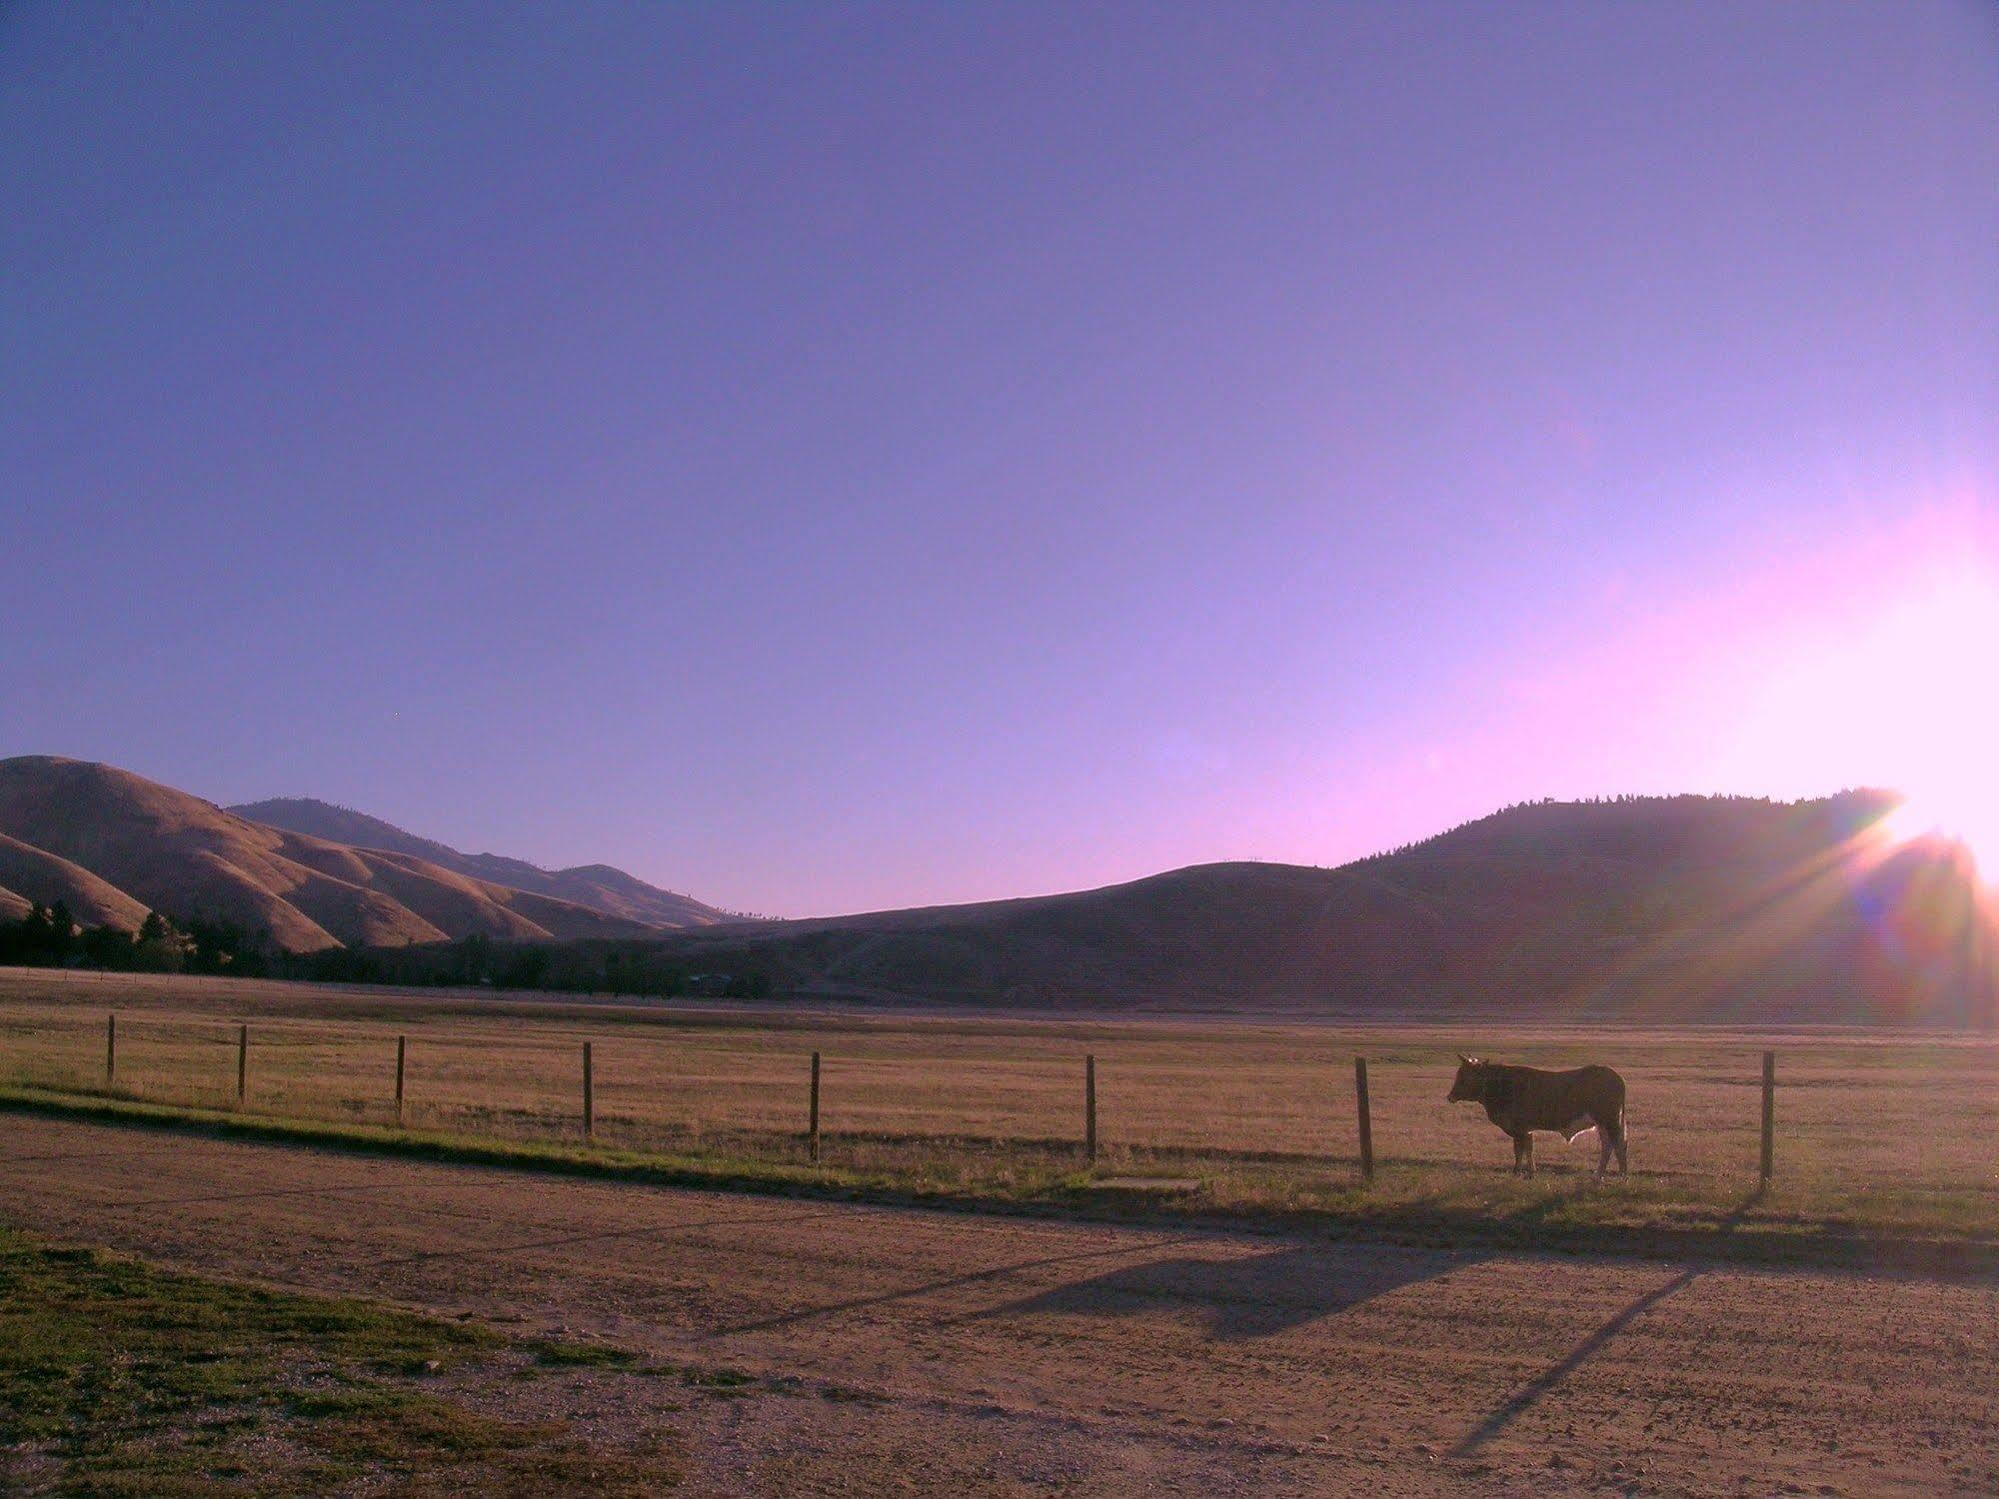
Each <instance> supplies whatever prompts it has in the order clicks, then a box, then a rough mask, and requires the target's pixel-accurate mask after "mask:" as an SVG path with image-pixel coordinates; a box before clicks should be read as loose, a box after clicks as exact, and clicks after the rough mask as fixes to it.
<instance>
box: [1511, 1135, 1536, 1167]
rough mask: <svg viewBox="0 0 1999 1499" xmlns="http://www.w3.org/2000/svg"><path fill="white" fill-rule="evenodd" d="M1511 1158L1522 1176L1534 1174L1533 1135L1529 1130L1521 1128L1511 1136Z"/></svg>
mask: <svg viewBox="0 0 1999 1499" xmlns="http://www.w3.org/2000/svg"><path fill="white" fill-rule="evenodd" d="M1513 1159H1514V1164H1515V1165H1516V1166H1517V1167H1518V1169H1519V1170H1520V1173H1521V1174H1522V1175H1523V1176H1532V1175H1533V1174H1534V1136H1533V1134H1532V1133H1531V1132H1530V1131H1528V1130H1524V1129H1523V1130H1522V1131H1520V1133H1519V1134H1517V1135H1515V1136H1514V1137H1513Z"/></svg>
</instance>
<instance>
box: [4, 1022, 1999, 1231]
mask: <svg viewBox="0 0 1999 1499" xmlns="http://www.w3.org/2000/svg"><path fill="white" fill-rule="evenodd" d="M1491 1029H1492V1028H1491V1027H1488V1030H1489V1031H1490V1030H1491ZM1497 1039H1498V1040H1499V1041H1501V1042H1502V1043H1503V1046H1495V1047H1493V1048H1492V1049H1493V1050H1494V1051H1495V1052H1497V1053H1498V1054H1499V1055H1501V1056H1502V1057H1504V1058H1505V1059H1506V1060H1516V1061H1522V1062H1530V1063H1533V1064H1535V1065H1542V1066H1549V1067H1562V1066H1573V1065H1579V1064H1580V1063H1582V1062H1585V1061H1601V1062H1608V1063H1610V1064H1611V1065H1614V1066H1617V1067H1618V1068H1619V1070H1620V1071H1621V1072H1622V1073H1623V1074H1624V1076H1625V1078H1626V1080H1627V1083H1628V1086H1629V1090H1630V1102H1629V1122H1630V1131H1631V1158H1632V1166H1633V1170H1634V1172H1635V1173H1636V1174H1637V1175H1639V1176H1641V1177H1645V1178H1647V1179H1650V1180H1652V1181H1654V1182H1664V1183H1669V1184H1678V1185H1681V1186H1685V1187H1689V1188H1694V1189H1710V1188H1711V1189H1714V1190H1722V1189H1733V1188H1736V1187H1739V1186H1742V1185H1753V1184H1754V1183H1756V1182H1757V1181H1758V1180H1759V1179H1760V1178H1763V1177H1766V1176H1768V1175H1770V1174H1771V1173H1772V1172H1774V1175H1775V1177H1776V1180H1777V1181H1778V1182H1779V1183H1780V1184H1781V1185H1783V1186H1784V1187H1786V1188H1787V1189H1789V1188H1792V1187H1794V1186H1795V1187H1796V1188H1798V1189H1800V1190H1805V1191H1817V1192H1819V1193H1821V1194H1842V1193H1843V1194H1848V1195H1851V1194H1855V1193H1872V1194H1876V1195H1877V1196H1882V1195H1887V1196H1900V1197H1901V1198H1904V1199H1909V1200H1914V1199H1918V1198H1928V1199H1932V1200H1933V1201H1934V1200H1937V1199H1946V1198H1947V1199H1949V1211H1950V1214H1951V1215H1952V1216H1953V1217H1954V1218H1955V1219H1956V1220H1958V1221H1960V1222H1967V1221H1968V1222H1970V1223H1972V1224H1974V1225H1975V1224H1976V1223H1977V1222H1979V1221H1981V1215H1983V1216H1984V1217H1985V1218H1991V1217H1992V1216H1993V1215H1994V1214H1995V1213H1999V1174H1996V1173H1995V1164H1999V1048H1995V1047H1994V1045H1993V1044H1992V1043H1991V1042H1990V1041H1987V1040H1984V1039H1982V1038H1965V1037H1947V1036H1929V1037H1899V1036H1892V1035H1888V1036H1883V1035H1878V1034H1828V1035H1818V1036H1802V1037H1800V1036H1787V1037H1781V1038H1774V1044H1772V1043H1773V1038H1772V1037H1768V1036H1758V1035H1754V1034H1750V1033H1734V1032H1727V1031H1703V1030H1696V1029H1682V1030H1669V1029H1655V1030H1629V1031H1622V1030H1616V1029H1590V1028H1584V1027H1542V1028H1520V1029H1519V1030H1518V1031H1517V1033H1516V1034H1513V1035H1510V1036H1506V1035H1501V1036H1499V1037H1498V1038H1497ZM586 1067H587V1069H588V1071H587V1080H586ZM1454 1067H1455V1058H1454V1057H1453V1056H1452V1054H1451V1051H1450V1050H1449V1049H1448V1047H1447V1044H1446V1043H1444V1042H1443V1040H1442V1036H1441V1033H1439V1032H1436V1031H1435V1030H1434V1029H1427V1028H1419V1027H1412V1028H1409V1029H1406V1030H1395V1029H1392V1028H1374V1029H1368V1030H1359V1031H1353V1032H1341V1031H1333V1030H1329V1029H1326V1028H1315V1027H1291V1028H1282V1027H1269V1028H1260V1027H1239V1028H1224V1027H1208V1028H1200V1027H1178V1028H1175V1027H1159V1028H1148V1027H1146V1026H1144V1025H1142V1024H1140V1025H1130V1026H1124V1027H1117V1026H1108V1027H1101V1028H1095V1029H1091V1028H1087V1027H1085V1028H1071V1029H1070V1030H1069V1031H1064V1030H1062V1029H1061V1028H1049V1027H1043V1028H1036V1027H1032V1026H1021V1027H1016V1028H1007V1027H1004V1026H990V1025H989V1026H986V1027H980V1026H978V1025H965V1026H958V1027H953V1026H929V1025H923V1024H916V1023H911V1024H908V1025H905V1026H900V1027H897V1026H893V1025H888V1026H880V1025H877V1026H868V1027H845V1028H843V1027H841V1026H839V1025H837V1024H833V1023H830V1022H829V1023H828V1024H826V1025H824V1026H821V1027H815V1026H813V1025H811V1024H807V1023H783V1024H777V1023H773V1024H772V1025H770V1026H768V1027H759V1026H756V1025H744V1024H740V1023H738V1024H731V1025H727V1026H720V1025H715V1026H704V1025H702V1024H699V1023H675V1024H659V1025H649V1024H582V1023H578V1024H560V1023H549V1022H546V1021H533V1022H527V1021H522V1022H512V1021H504V1020H495V1021H486V1022H462V1021H438V1020H426V1021H424V1022H423V1023H421V1024H410V1023H406V1022H402V1023H399V1022H398V1021H396V1020H393V1019H388V1020H364V1019H345V1018H343V1019H326V1020H317V1019H305V1018H296V1017H257V1018H253V1019H251V1020H250V1021H248V1022H244V1021H241V1020H225V1019H221V1018H218V1017H216V1016H214V1015H210V1014H187V1013H176V1012H173V1011H161V1010H157V1009H154V1010H138V1011H136V1012H126V1013H122V1014H119V1015H117V1016H116V1018H115V1019H114V1018H113V1016H112V1015H111V1014H108V1013H107V1012H105V1011H102V1010H97V1009H94V1008H93V1009H90V1010H85V1009H83V1008H81V1007H79V1006H74V1005H64V1004H60V1003H46V1004H11V1005H0V1077H4V1078H5V1079H6V1080H7V1081H9V1082H12V1083H19V1084H28V1085H34V1086H40V1087H45V1088H54V1089H61V1090H66V1091H72V1092H75V1091H84V1092H107V1091H108V1092H112V1093H115V1094H119V1095H123V1096H131V1097H136V1098H142V1099H149V1100H154V1101H159V1102H165V1103H175V1104H184V1105H191V1106H198V1107H204V1108H212V1109H240V1110H244V1111H246V1112H250V1113H256V1114H266V1115H277V1116H283V1117H288V1118H299V1119H310V1120H334V1121H344V1122H355V1123H369V1124H377V1125H385V1126H396V1125H398V1124H400V1125H402V1126H404V1127H406V1128H410V1129H422V1130H435V1131H448V1132H452V1133H461V1134H470V1135H480V1136H492V1137H500V1138H514V1139H532V1140H563V1139H569V1140H578V1139H587V1140H590V1141H594V1142H595V1143H597V1144H600V1145H610V1146H618V1147H624V1148H629V1149H639V1150H656V1151H664V1152H702V1151H708V1152H726V1153H728V1154H731V1155H735V1156H750V1157H756V1158H760V1159H771V1160H783V1161H809V1160H814V1159H818V1160H823V1161H826V1162H828V1163H831V1164H852V1165H861V1166H869V1167H888V1168H908V1169H924V1168H926V1167H933V1166H936V1165H937V1164H938V1163H940V1162H946V1161H957V1162H959V1163H960V1164H963V1163H964V1162H967V1161H978V1162H983V1163H984V1166H983V1169H988V1170H1000V1169H1004V1168H1005V1167H1006V1164H1007V1163H1009V1162H1011V1163H1015V1164H1034V1163H1041V1164H1050V1163H1054V1164H1065V1165H1068V1166H1070V1167H1073V1166H1074V1165H1075V1164H1076V1163H1079V1162H1080V1163H1082V1164H1090V1163H1093V1162H1094V1163H1096V1164H1099V1165H1103V1166H1109V1167H1113V1168H1116V1169H1119V1170H1142V1169H1149V1168H1158V1169H1163V1170H1189V1169H1193V1170H1212V1171H1220V1172H1234V1173H1237V1174H1244V1173H1247V1174H1252V1175H1253V1174H1256V1173H1264V1174H1265V1175H1269V1174H1271V1173H1285V1172H1290V1173H1293V1174H1296V1173H1313V1174H1318V1175H1322V1176H1323V1175H1330V1176H1333V1177H1337V1178H1340V1179H1342V1180H1361V1179H1365V1178H1368V1177H1390V1178H1393V1177H1395V1176H1397V1175H1398V1174H1400V1175H1403V1176H1410V1175H1412V1174H1413V1175H1420V1174H1421V1173H1424V1172H1437V1171H1456V1172H1463V1171H1481V1172H1504V1171H1505V1170H1507V1169H1508V1168H1509V1167H1510V1165H1511V1151H1510V1147H1509V1146H1508V1145H1507V1142H1506V1141H1505V1139H1504V1137H1503V1136H1502V1135H1500V1134H1499V1133H1498V1132H1497V1131H1496V1130H1494V1129H1493V1127H1492V1126H1491V1124H1489V1123H1488V1122H1487V1121H1486V1120H1485V1118H1484V1117H1483V1115H1482V1114H1481V1112H1480V1111H1479V1110H1478V1109H1477V1108H1476V1107H1475V1106H1470V1105H1459V1106H1452V1105H1449V1104H1447V1103H1446V1102H1445V1093H1446V1091H1447V1089H1448V1088H1449V1086H1450V1082H1451V1077H1452V1073H1453V1070H1454ZM1539 1159H1540V1162H1541V1163H1542V1165H1543V1167H1544V1169H1546V1168H1552V1169H1553V1170H1554V1171H1555V1172H1557V1173H1560V1172H1564V1171H1583V1170H1587V1169H1590V1168H1593V1167H1594V1165H1595V1162H1596V1149H1595V1145H1594V1142H1593V1141H1592V1140H1590V1139H1589V1138H1588V1137H1585V1139H1584V1140H1583V1141H1581V1142H1578V1143H1577V1144H1576V1145H1574V1146H1564V1145H1562V1144H1561V1142H1560V1141H1559V1140H1558V1139H1553V1140H1551V1139H1550V1138H1549V1137H1543V1143H1542V1145H1541V1148H1540V1151H1539Z"/></svg>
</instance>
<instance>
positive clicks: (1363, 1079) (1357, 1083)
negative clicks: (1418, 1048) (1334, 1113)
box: [1353, 1057, 1374, 1182]
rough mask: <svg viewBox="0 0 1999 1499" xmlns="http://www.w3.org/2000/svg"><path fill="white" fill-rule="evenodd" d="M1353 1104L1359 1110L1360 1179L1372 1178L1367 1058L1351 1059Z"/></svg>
mask: <svg viewBox="0 0 1999 1499" xmlns="http://www.w3.org/2000/svg"><path fill="white" fill-rule="evenodd" d="M1353 1093H1354V1104H1355V1106H1356V1107H1357V1108H1358V1109H1359V1111H1360V1179H1361V1180H1362V1181H1364V1182H1371V1181H1373V1180H1374V1120H1373V1118H1372V1117H1371V1115H1370V1114H1369V1111H1368V1103H1367V1058H1366V1057H1355V1058H1354V1059H1353Z"/></svg>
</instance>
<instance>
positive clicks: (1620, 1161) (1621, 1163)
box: [1617, 1109, 1631, 1176]
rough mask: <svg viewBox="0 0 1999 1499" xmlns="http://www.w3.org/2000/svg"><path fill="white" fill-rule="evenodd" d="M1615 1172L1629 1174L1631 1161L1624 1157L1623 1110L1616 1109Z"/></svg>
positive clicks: (1622, 1174)
mask: <svg viewBox="0 0 1999 1499" xmlns="http://www.w3.org/2000/svg"><path fill="white" fill-rule="evenodd" d="M1617 1174H1618V1175H1619V1176H1629V1175H1630V1174H1631V1163H1630V1162H1629V1161H1627V1160H1625V1158H1624V1110H1622V1109H1619V1110H1618V1111H1617Z"/></svg>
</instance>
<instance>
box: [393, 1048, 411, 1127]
mask: <svg viewBox="0 0 1999 1499" xmlns="http://www.w3.org/2000/svg"><path fill="white" fill-rule="evenodd" d="M409 1044H410V1038H409V1037H408V1036H398V1037H396V1125H397V1127H398V1128H400V1127H401V1126H402V1122H403V1061H404V1059H405V1058H406V1057H407V1056H408V1055H409Z"/></svg>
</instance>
